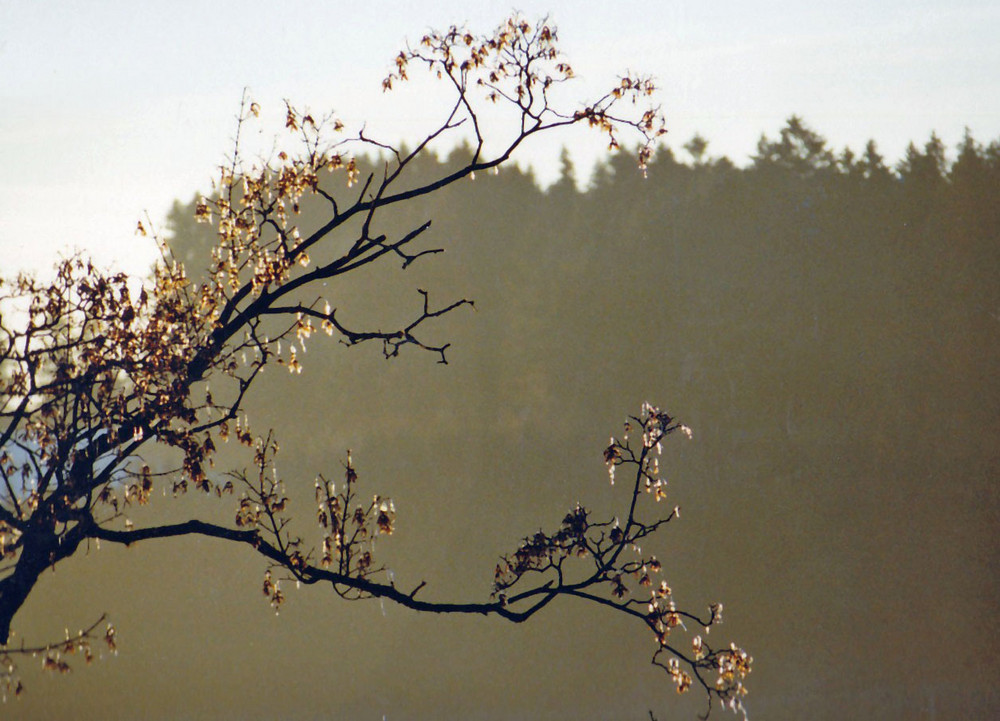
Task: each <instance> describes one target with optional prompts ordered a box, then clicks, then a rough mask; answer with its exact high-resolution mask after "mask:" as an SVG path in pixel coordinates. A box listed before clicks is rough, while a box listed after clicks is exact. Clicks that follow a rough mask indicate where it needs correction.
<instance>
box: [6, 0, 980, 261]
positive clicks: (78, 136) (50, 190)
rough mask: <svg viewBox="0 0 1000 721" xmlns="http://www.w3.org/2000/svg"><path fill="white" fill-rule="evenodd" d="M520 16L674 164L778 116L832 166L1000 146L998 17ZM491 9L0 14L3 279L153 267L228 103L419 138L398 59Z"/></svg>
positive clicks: (644, 7)
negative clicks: (814, 138) (917, 148)
mask: <svg viewBox="0 0 1000 721" xmlns="http://www.w3.org/2000/svg"><path fill="white" fill-rule="evenodd" d="M517 5H518V7H519V8H520V9H521V10H522V11H523V13H524V14H525V16H526V17H528V18H529V19H533V18H536V17H538V16H541V15H544V14H546V13H548V14H549V15H550V16H551V18H552V20H553V22H554V23H555V24H556V25H557V26H558V27H559V32H560V38H561V41H562V46H563V47H564V49H565V51H566V52H567V54H568V56H569V58H570V61H571V62H572V63H573V65H574V68H575V69H576V71H577V73H578V74H579V75H580V76H581V78H582V82H581V84H580V92H581V99H582V98H583V97H584V96H585V95H586V94H587V89H588V88H591V89H592V91H593V90H594V89H599V88H601V87H602V86H603V85H606V84H608V83H610V82H613V81H614V79H615V76H616V73H617V72H619V71H624V70H626V69H628V70H633V71H639V72H643V73H648V74H652V75H654V76H655V77H656V78H657V79H658V81H659V83H660V85H661V86H662V88H663V90H662V96H661V97H662V102H663V106H664V110H665V112H666V116H667V121H668V127H669V130H670V134H669V135H668V142H669V144H671V145H672V146H673V147H674V148H675V149H679V148H680V147H681V146H682V145H683V144H684V142H686V141H687V140H688V139H689V138H690V137H691V135H692V134H694V133H695V132H696V131H697V132H700V133H701V134H702V135H704V136H705V137H707V138H708V140H709V141H710V145H709V151H710V153H712V154H713V155H728V156H729V157H730V158H731V159H733V160H734V161H735V162H737V163H743V162H746V160H747V158H748V157H749V155H751V154H752V153H753V151H754V147H755V144H756V142H757V139H758V138H759V137H760V135H761V133H767V134H769V135H775V134H776V133H777V131H778V130H779V129H780V127H781V126H782V125H783V123H784V121H785V119H786V118H787V117H788V116H790V115H791V114H793V113H794V114H798V115H800V116H802V117H803V118H804V119H805V121H806V122H807V124H809V125H810V126H811V127H812V128H813V129H815V130H817V131H818V132H819V133H820V134H821V135H823V136H824V137H826V138H827V139H828V140H829V141H830V143H831V144H832V145H833V146H834V148H836V149H840V148H842V147H843V146H845V145H849V146H851V147H852V148H854V149H855V150H860V149H862V148H863V146H864V143H865V142H866V141H867V139H869V138H874V139H875V140H876V141H877V142H878V143H879V146H880V148H881V150H882V152H883V154H885V155H886V156H887V158H888V159H889V160H890V161H892V162H895V161H896V160H897V159H898V158H899V157H900V155H901V154H902V153H903V151H904V149H905V147H906V144H907V143H908V142H909V141H911V140H912V141H915V142H917V143H918V144H923V143H924V142H926V140H927V139H928V138H929V136H930V134H931V132H932V131H935V132H937V133H938V135H939V136H940V137H941V138H942V139H943V140H944V141H945V142H946V143H947V144H948V145H949V147H950V148H953V147H954V144H955V143H956V142H957V141H958V140H959V139H960V138H961V136H962V133H963V130H964V128H965V126H968V127H969V128H971V130H972V132H973V134H974V135H975V136H976V138H977V139H979V140H980V141H984V142H986V141H989V140H993V139H997V138H1000V70H998V69H1000V43H998V42H997V41H996V38H998V37H1000V3H997V2H996V1H995V0H951V1H950V2H927V1H920V0H908V1H907V2H905V3H904V2H901V1H899V0H879V1H877V2H875V1H872V2H860V1H856V0H855V1H851V2H836V3H811V2H803V1H802V0H800V1H799V2H788V1H775V2H761V1H760V0H739V1H733V0H723V1H719V2H713V3H704V2H690V1H687V0H683V1H675V2H664V1H660V2H631V1H627V2H622V1H621V0H615V1H614V2H601V3H597V2H589V1H582V0H576V1H575V2H574V1H570V0H548V1H547V2H535V1H534V0H529V1H525V0H522V1H521V2H519V3H517ZM508 12H509V6H507V5H504V4H502V3H495V2H479V1H472V0H465V1H456V0H446V1H440V0H436V1H435V2H431V3H423V4H421V3H419V2H412V1H411V2H379V1H378V0H370V1H369V2H365V3H341V2H317V1H316V0H312V1H311V2H283V3H282V2H275V1H274V0H271V1H269V2H263V1H261V0H243V1H242V2H197V3H195V2H174V1H172V2H169V3H168V2H162V1H159V2H157V1H155V0H151V1H149V2H142V3H137V2H135V1H134V0H130V1H129V2H113V1H110V0H109V1H106V2H83V1H79V0H77V1H71V0H58V1H55V0H54V1H51V2H26V1H24V0H0V153H2V156H3V163H2V165H0V275H8V274H9V273H11V272H14V271H16V270H17V269H19V268H23V267H40V266H47V265H49V264H50V262H51V260H52V259H53V258H54V256H55V254H56V253H59V252H65V250H66V249H69V248H72V247H79V248H83V249H85V250H87V251H88V252H90V253H92V254H93V255H94V256H95V257H96V258H97V260H98V261H99V262H101V263H102V264H103V263H111V262H114V263H117V264H119V265H121V266H122V267H124V268H125V269H127V270H131V271H135V272H140V271H142V270H143V269H144V268H145V267H147V265H148V263H149V260H150V258H151V257H152V253H151V246H150V243H149V242H148V241H146V240H143V239H141V238H136V237H135V235H134V233H133V231H134V228H135V225H136V221H137V220H138V219H139V218H141V217H143V216H144V214H145V213H146V212H148V213H149V215H150V217H152V219H153V220H154V221H155V222H161V221H162V219H163V217H164V215H165V213H166V211H167V209H168V208H169V207H170V204H171V203H172V201H173V200H174V199H175V198H181V199H183V200H185V201H186V200H189V199H190V198H191V196H192V195H193V194H194V193H195V192H197V191H199V190H207V189H208V187H209V183H210V180H211V178H212V177H213V175H214V171H215V168H216V166H217V165H218V164H219V163H220V162H222V160H223V158H224V156H225V154H226V153H227V151H228V150H229V149H230V146H231V143H230V137H231V135H232V133H233V130H234V116H235V114H236V112H237V109H238V106H239V101H240V97H241V94H242V91H243V88H244V87H249V88H250V91H251V92H252V94H253V97H254V98H255V99H256V100H257V101H258V102H260V103H261V105H262V106H263V107H264V109H265V112H266V113H267V112H269V113H270V114H268V115H266V116H265V117H268V118H271V124H270V125H268V126H267V127H266V128H265V130H264V133H265V134H268V133H270V134H274V133H276V132H278V131H279V129H280V119H279V118H280V113H281V112H282V102H281V101H282V99H283V98H288V99H290V100H291V101H293V103H295V104H298V105H302V106H308V107H309V108H310V109H312V110H314V111H316V112H323V111H325V110H330V109H333V110H336V111H337V112H338V114H339V115H340V116H342V117H343V118H345V119H346V120H348V121H353V122H355V123H360V122H363V121H368V127H369V128H370V129H374V130H379V129H381V130H382V131H383V132H384V133H385V136H384V137H387V138H389V139H395V136H398V135H400V134H403V133H406V132H412V129H413V128H414V127H417V128H419V127H420V123H421V122H425V123H426V122H432V121H433V120H434V118H435V117H436V116H435V115H434V111H435V108H434V107H429V106H427V105H426V104H425V105H421V104H420V102H419V99H414V97H413V95H414V94H413V93H411V94H410V97H409V98H407V97H405V96H399V97H397V96H396V95H395V94H391V95H389V96H383V95H382V93H381V91H380V82H381V79H382V78H383V77H384V76H385V74H386V73H387V71H388V70H390V69H391V60H392V58H393V57H394V55H395V54H396V52H398V50H399V49H400V48H401V47H402V45H403V43H404V42H405V40H406V39H407V38H409V39H411V40H413V41H417V40H419V37H420V36H421V34H422V33H423V32H424V31H425V30H426V29H428V28H431V27H433V28H442V27H446V26H447V25H449V24H452V23H468V24H469V26H470V27H471V29H473V30H474V31H475V30H479V31H487V30H490V29H492V28H493V27H494V26H495V25H497V24H498V23H499V22H500V21H501V20H502V19H503V17H504V16H505V15H506V14H507V13H508ZM417 95H418V96H419V95H420V94H419V93H418V94H417ZM397 103H398V104H397ZM393 108H395V110H393ZM400 108H402V110H400ZM550 141H551V143H552V144H551V145H548V146H547V147H540V146H538V145H536V146H533V147H530V148H528V151H529V152H528V154H527V155H525V156H522V158H521V160H522V161H524V162H531V163H533V164H535V166H536V168H537V170H538V173H539V176H540V177H541V178H542V179H543V180H544V179H547V178H551V175H552V173H553V172H554V167H555V165H554V159H555V158H556V157H557V156H558V151H559V145H560V143H562V142H566V143H568V144H572V147H573V150H574V152H575V153H576V154H577V156H578V162H579V163H580V164H581V165H583V166H586V165H587V164H588V163H589V162H590V160H591V159H592V157H593V152H594V147H592V146H588V145H586V144H579V143H580V141H579V140H578V138H577V137H576V136H563V137H552V138H550Z"/></svg>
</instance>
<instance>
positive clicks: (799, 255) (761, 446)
mask: <svg viewBox="0 0 1000 721" xmlns="http://www.w3.org/2000/svg"><path fill="white" fill-rule="evenodd" d="M708 147H709V148H710V146H708ZM461 152H463V151H461V150H458V151H455V154H454V155H453V156H452V157H450V158H441V159H439V160H438V161H437V162H438V163H440V164H448V163H454V162H457V159H458V157H459V155H458V154H460V153H461ZM363 165H365V166H367V167H369V168H372V169H373V170H374V172H379V170H378V163H377V161H375V160H372V159H368V160H367V161H366V162H365V163H363ZM354 190H355V191H356V189H354ZM331 192H333V190H332V189H331ZM336 192H350V191H345V190H344V189H342V188H337V189H336ZM322 210H323V208H322V207H320V206H318V205H311V206H304V207H303V208H302V213H301V215H300V219H299V221H298V223H299V225H300V227H301V228H302V230H303V234H304V233H305V232H307V231H308V230H309V229H310V228H312V227H315V226H316V225H318V224H319V223H320V222H321V218H322ZM193 215H194V200H192V202H191V203H188V204H180V203H179V204H177V205H176V207H175V209H174V212H173V214H172V216H171V218H170V226H169V235H170V237H171V240H170V243H171V245H172V247H173V249H174V252H175V253H176V255H177V256H178V257H179V258H180V259H181V260H183V261H184V262H185V264H186V265H187V266H188V268H189V273H190V274H191V276H192V277H193V278H195V279H197V278H198V272H199V268H203V267H204V266H205V265H206V258H205V255H204V254H205V251H206V249H207V248H209V247H210V246H211V242H212V238H211V233H212V231H211V229H210V226H205V225H197V224H195V222H194V220H193ZM425 220H433V226H432V229H431V231H430V232H429V233H428V235H427V240H426V241H424V246H423V247H426V248H432V247H443V248H445V249H446V251H447V252H446V253H444V254H443V255H430V256H427V257H422V258H420V259H419V261H418V262H416V263H414V264H413V265H412V266H410V267H408V268H407V269H405V270H404V269H397V270H395V271H392V272H389V271H386V272H382V273H378V274H375V273H372V274H369V275H367V276H365V277H363V278H360V279H355V278H354V276H353V274H352V277H351V284H350V285H347V286H343V287H336V288H334V287H331V288H330V295H329V296H328V298H329V300H330V303H331V305H333V306H334V307H336V308H338V310H339V315H338V317H339V318H341V319H342V322H343V323H345V324H348V325H353V326H359V327H360V326H366V327H367V326H373V325H374V326H377V325H379V324H380V323H382V324H383V325H385V326H388V325H390V324H392V323H393V322H399V321H400V319H402V318H405V317H406V314H407V313H411V312H412V311H413V310H414V309H415V308H417V307H418V304H419V303H420V302H421V299H420V296H419V295H418V293H417V289H418V288H421V289H426V290H427V291H429V292H430V294H431V295H430V297H431V303H432V304H434V305H437V304H444V303H446V302H450V301H452V300H455V299H457V298H460V297H467V298H471V299H474V300H475V311H474V312H473V311H469V312H465V311H463V312H461V313H453V314H451V315H449V316H448V317H447V318H446V319H443V320H442V321H441V322H440V323H439V324H438V325H437V326H436V327H435V328H434V329H433V333H432V334H433V336H434V340H435V341H441V342H451V343H452V344H453V345H452V347H451V348H449V349H448V360H449V364H448V365H447V366H439V365H435V364H434V361H435V358H434V357H431V356H430V354H419V353H414V354H403V357H401V358H396V359H392V360H390V361H384V360H382V359H381V358H380V357H379V356H378V352H377V350H376V349H372V348H367V347H362V348H327V347H322V348H321V346H323V340H322V339H318V340H313V341H312V342H311V344H310V346H309V351H308V353H307V354H306V355H305V356H304V357H303V358H302V361H303V366H304V370H303V372H302V374H301V375H300V376H296V377H287V376H283V377H276V376H272V377H270V378H269V379H267V383H268V387H269V388H270V389H272V391H274V392H277V393H280V395H278V396H276V395H275V394H274V392H266V393H260V394H259V395H257V396H255V397H253V398H251V399H250V403H249V405H248V409H249V413H250V415H251V417H252V418H253V417H260V418H264V417H265V416H266V418H267V419H268V422H269V423H273V424H274V425H275V426H276V429H277V432H278V436H279V438H280V439H281V440H282V442H283V445H284V446H286V447H287V448H290V449H291V451H292V452H291V453H289V454H288V458H287V459H286V460H285V464H286V466H285V467H286V468H287V467H288V466H289V464H295V465H296V466H298V464H299V459H304V460H303V461H302V463H301V468H302V469H304V470H303V472H309V473H312V472H314V470H315V469H316V468H319V467H322V466H323V464H324V463H325V464H332V463H334V462H335V461H336V459H337V458H338V457H339V456H338V454H342V453H343V451H344V449H346V448H347V447H351V448H353V449H355V459H356V461H357V462H358V463H359V465H360V466H361V467H362V468H365V467H366V466H369V467H371V468H372V470H373V471H375V473H374V475H378V474H379V473H381V474H383V475H382V477H383V478H386V477H387V476H388V477H389V478H390V479H391V481H392V483H393V484H395V486H396V487H395V488H388V487H386V484H385V483H382V484H381V486H382V487H383V488H384V490H385V491H386V492H391V493H392V494H393V496H394V497H395V498H396V499H397V500H398V502H399V505H400V507H401V508H406V509H408V510H407V511H406V513H404V514H401V515H403V516H404V517H405V516H409V517H410V518H411V519H412V520H411V521H408V523H411V524H412V525H411V531H410V532H411V537H416V538H418V539H419V538H421V536H420V534H421V533H423V534H424V536H423V537H424V538H425V539H432V538H433V539H436V541H442V540H444V541H446V542H445V543H442V544H441V546H438V545H437V542H436V541H435V542H434V543H431V542H430V541H428V542H427V543H428V545H427V547H428V548H430V549H431V550H429V551H426V553H427V554H428V555H427V556H426V558H430V559H431V560H432V565H433V563H437V564H439V565H441V566H442V567H444V566H445V565H447V564H458V565H459V566H461V567H463V568H468V569H475V568H476V567H481V568H482V578H481V580H482V584H481V586H480V588H485V587H486V586H487V582H488V580H489V578H488V577H489V571H490V569H491V568H492V566H491V565H490V564H491V560H490V559H491V558H494V557H495V554H496V553H497V552H498V551H499V550H501V549H503V548H505V547H506V545H509V542H510V541H513V540H514V539H515V538H517V537H520V535H521V534H522V533H523V532H524V531H528V530H530V529H532V528H533V527H535V525H536V524H541V523H544V522H545V519H547V518H550V517H551V516H552V514H553V513H559V512H561V510H562V509H564V508H565V507H566V504H567V503H569V502H573V501H575V500H577V497H578V496H579V495H580V494H581V490H580V489H581V488H583V487H585V486H586V487H590V486H589V485H588V484H593V483H595V482H597V481H598V480H600V461H599V451H600V449H601V448H602V444H605V445H606V443H607V435H608V433H609V432H614V431H616V430H617V428H618V424H619V423H620V420H621V419H622V418H623V417H624V414H625V413H626V412H630V411H634V410H636V409H637V408H638V405H639V403H640V402H641V401H643V400H646V399H648V400H650V401H652V402H655V403H659V404H663V405H664V406H665V407H667V408H669V409H670V410H671V412H673V413H675V414H677V415H678V416H679V417H680V418H681V419H682V420H684V422H685V423H687V424H688V425H690V426H691V427H692V428H693V429H694V434H695V436H694V441H693V442H691V443H688V444H679V446H677V447H676V448H673V449H671V454H668V456H669V457H668V459H667V461H666V464H667V465H668V466H669V467H670V468H671V469H672V471H671V474H672V475H673V476H675V477H676V483H675V487H674V488H675V490H672V493H674V494H675V495H673V502H679V503H681V505H682V507H683V508H684V511H685V517H684V523H683V524H682V525H681V526H679V527H678V529H671V531H672V533H673V535H671V537H670V540H671V543H676V544H677V545H676V546H675V547H672V548H671V549H669V550H665V552H664V557H665V558H670V559H671V560H670V561H669V562H668V563H669V564H670V565H669V568H670V570H671V576H676V577H678V578H683V579H684V580H683V588H685V589H686V590H687V591H688V592H692V591H694V590H695V589H706V587H707V588H708V589H710V590H711V592H712V593H713V594H714V593H718V595H719V597H720V598H723V599H725V600H726V602H727V608H730V607H731V608H732V609H733V616H732V617H731V620H730V618H727V623H732V625H733V626H735V627H736V628H733V629H729V630H727V633H728V632H729V631H730V630H731V631H732V632H733V634H734V635H737V631H738V632H739V633H738V635H739V637H740V638H741V639H744V640H745V643H746V645H747V647H748V648H750V649H752V650H753V652H754V655H755V656H756V657H757V659H758V665H757V671H756V672H755V677H756V678H755V683H754V688H755V691H754V693H755V695H756V697H755V698H752V699H748V704H749V707H750V709H751V712H752V713H754V712H756V710H757V709H760V713H763V715H762V716H761V718H767V719H780V718H788V719H792V718H804V717H806V715H807V716H808V717H810V718H830V719H833V718H841V717H842V715H843V711H844V709H845V708H847V707H848V706H849V707H851V708H854V709H860V715H858V716H856V717H858V718H875V717H879V718H896V717H900V718H901V717H903V716H904V715H905V716H906V717H907V718H930V715H929V714H930V713H931V712H930V711H929V710H928V709H931V708H933V707H935V704H936V708H938V709H942V708H948V709H949V714H948V715H949V716H951V717H958V716H960V715H962V713H963V712H967V713H968V714H970V715H971V716H979V717H985V716H986V715H989V712H988V711H984V706H983V704H984V703H985V708H986V709H992V710H993V711H994V712H997V711H1000V700H998V696H997V694H996V693H990V692H988V691H987V692H986V696H985V701H984V697H983V695H982V694H983V689H984V688H985V689H989V688H992V687H993V680H992V679H988V678H986V677H985V674H986V673H987V672H988V669H986V668H982V669H980V668H979V667H978V666H976V665H974V664H972V665H970V664H968V663H967V662H966V660H965V659H967V658H969V657H973V658H975V657H977V656H981V655H987V656H988V655H991V654H995V653H996V651H997V638H998V625H997V622H996V620H995V618H996V615H995V604H996V598H997V596H998V593H1000V584H998V581H997V579H998V578H1000V567H998V563H997V554H996V547H995V546H996V542H995V536H996V528H997V527H998V525H997V524H998V522H1000V514H998V510H1000V503H998V491H997V480H998V474H1000V450H998V448H1000V445H998V443H997V440H998V438H1000V376H998V374H997V368H998V359H1000V283H998V279H1000V141H993V142H992V143H990V144H989V145H988V146H984V145H982V144H981V143H979V142H977V141H976V140H975V139H974V138H972V137H971V135H967V136H966V138H965V139H964V141H963V142H962V143H961V144H960V145H959V146H958V147H957V148H953V149H949V148H946V147H944V145H943V144H942V143H941V141H940V140H938V139H937V138H936V137H932V138H931V139H930V140H929V141H927V142H926V143H923V144H921V145H919V146H918V145H911V146H910V148H909V149H908V150H907V152H906V155H905V157H904V158H902V159H901V160H899V161H898V162H892V161H888V160H886V159H884V158H882V157H881V156H880V155H879V154H878V151H877V148H876V146H875V144H874V143H870V144H869V145H868V146H867V147H866V148H865V149H863V150H862V151H860V152H852V151H849V150H845V151H835V150H833V149H831V148H829V147H828V146H827V144H826V142H825V141H824V140H823V138H822V137H821V136H820V135H819V134H818V133H816V132H815V131H813V130H811V129H810V128H809V127H808V126H807V125H806V124H804V123H803V122H802V121H801V120H799V119H798V118H794V117H793V118H791V119H790V120H789V121H788V123H787V125H786V126H785V127H783V128H781V129H780V131H779V132H778V134H777V135H776V136H773V137H764V138H762V139H761V141H760V143H759V145H758V147H757V151H756V154H755V155H754V157H753V160H752V162H750V163H749V164H748V165H747V166H746V167H737V166H735V165H734V164H733V163H732V162H730V161H729V160H727V159H726V158H714V157H712V156H711V154H710V152H708V151H707V150H706V148H705V143H704V141H703V140H701V139H700V138H695V139H693V140H692V141H691V142H689V143H687V145H686V146H685V148H684V149H678V150H673V151H672V150H670V149H666V148H664V149H663V150H662V151H661V152H660V153H658V155H657V156H656V158H655V160H654V161H653V162H652V163H651V164H650V166H649V173H648V178H645V179H644V178H643V177H642V175H641V174H639V173H636V172H635V168H634V163H633V161H632V160H631V159H630V158H628V157H627V156H626V155H625V154H619V155H617V156H614V157H613V158H612V160H611V161H609V162H608V163H607V164H603V165H601V166H599V167H597V168H596V169H595V170H594V172H593V177H592V179H591V180H590V182H589V183H588V184H586V186H585V189H579V188H578V187H577V185H576V184H575V183H574V175H573V168H572V166H571V163H570V162H569V160H568V157H566V158H564V166H563V174H562V178H561V179H560V180H558V181H557V182H556V183H555V184H553V185H551V186H550V187H548V188H546V189H541V188H539V186H538V185H537V184H536V183H535V181H534V179H533V177H532V176H531V175H530V174H528V173H525V172H523V171H521V170H518V169H517V168H515V167H511V168H504V169H502V170H501V171H500V173H499V174H498V175H496V176H493V175H490V176H486V177H479V178H476V180H475V181H474V182H469V183H466V184H464V185H463V187H461V188H458V189H454V190H451V191H448V192H447V193H445V194H442V195H435V200H434V201H433V202H428V203H424V204H422V205H421V204H420V203H416V204H412V205H407V206H406V208H401V209H400V211H399V213H398V215H397V216H396V217H395V218H394V219H393V220H392V221H391V222H393V223H396V224H398V225H396V226H394V227H396V228H397V229H409V228H411V227H415V226H416V225H417V224H419V223H421V222H423V221H425ZM381 230H384V231H386V232H391V230H392V229H391V228H389V227H386V228H382V229H381ZM275 397H280V398H283V399H286V400H285V401H284V402H282V403H275V402H274V401H273V398H275ZM265 405H266V406H267V412H266V413H265V412H264V408H263V406H265ZM255 409H256V410H255ZM293 459H294V460H293ZM280 463H281V460H280V459H279V465H280ZM306 480H309V479H306ZM487 485H488V487H489V488H490V489H491V490H489V491H487V492H486V493H485V497H486V499H487V500H488V501H490V503H488V504H487V506H488V507H484V506H483V505H475V506H471V507H470V506H469V505H468V504H469V503H475V504H481V503H482V501H483V498H484V493H483V491H482V488H483V487H484V486H487ZM470 488H475V489H476V490H475V491H471V490H469V489H470ZM442 498H444V499H446V500H445V502H443V503H442V501H441V499H442ZM467 502H468V503H467ZM463 504H465V505H463ZM536 519H537V520H536ZM401 526H402V524H401ZM402 527H403V528H405V526H402ZM421 529H422V530H421ZM470 534H472V536H474V538H475V539H476V543H471V542H470V541H469V538H470ZM394 542H395V541H394ZM505 544H506V545H505ZM435 554H437V555H435ZM463 564H464V565H463ZM470 573H472V570H470ZM445 575H446V574H442V576H445ZM469 578H471V576H470V577H469ZM706 578H708V579H709V580H710V581H711V583H707V584H706V582H705V579H706ZM436 581H437V582H439V583H444V584H447V583H448V582H449V580H448V579H447V578H441V579H436ZM452 582H454V580H452ZM678 585H681V582H680V581H678ZM706 600H711V599H706ZM969 619H973V620H974V621H973V622H972V623H969ZM837 699H839V701H837ZM847 699H850V701H849V702H848V701H847ZM858 704H860V706H859V705H858ZM865 709H867V710H868V712H866V711H865ZM973 709H975V710H973ZM803 714H806V715H803ZM848 715H854V714H848Z"/></svg>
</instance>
